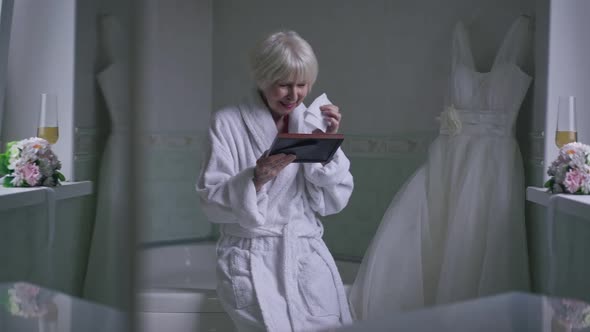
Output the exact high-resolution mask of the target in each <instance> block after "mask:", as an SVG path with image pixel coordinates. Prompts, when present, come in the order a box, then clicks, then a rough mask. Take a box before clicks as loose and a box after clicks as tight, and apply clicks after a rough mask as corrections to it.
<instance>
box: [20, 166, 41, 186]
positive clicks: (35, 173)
mask: <svg viewBox="0 0 590 332" xmlns="http://www.w3.org/2000/svg"><path fill="white" fill-rule="evenodd" d="M20 171H21V174H22V176H23V178H24V180H25V181H26V182H27V183H28V184H29V186H36V185H37V182H39V180H40V179H41V176H42V175H41V172H39V167H38V166H37V165H35V164H25V165H24V166H23V167H22V168H21V169H20Z"/></svg>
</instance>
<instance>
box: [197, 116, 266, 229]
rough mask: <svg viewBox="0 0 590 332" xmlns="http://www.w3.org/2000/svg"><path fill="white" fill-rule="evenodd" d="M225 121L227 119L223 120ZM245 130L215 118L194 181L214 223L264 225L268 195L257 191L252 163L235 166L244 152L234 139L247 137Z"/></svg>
mask: <svg viewBox="0 0 590 332" xmlns="http://www.w3.org/2000/svg"><path fill="white" fill-rule="evenodd" d="M226 120H227V119H226ZM243 131H244V130H236V128H235V127H234V126H231V123H230V124H228V123H227V121H223V120H220V119H219V118H218V117H216V116H215V117H214V119H213V121H212V124H211V128H210V130H209V136H208V152H207V156H206V157H205V160H204V163H203V165H202V169H201V174H200V176H199V180H198V182H197V192H198V193H199V196H200V200H201V207H202V209H203V211H204V213H205V214H206V215H207V217H208V218H209V220H210V221H211V222H213V223H239V224H241V225H242V226H243V227H248V228H252V227H257V226H262V225H264V223H265V221H266V211H267V205H268V195H267V193H266V191H265V190H264V189H263V190H261V191H260V192H258V193H257V192H256V188H255V187H254V182H253V181H252V179H253V177H254V166H252V167H247V168H245V169H241V170H240V169H238V165H239V164H240V162H239V160H237V158H240V156H242V158H243V153H245V151H238V149H239V148H238V146H239V145H238V144H234V143H235V140H247V133H245V132H243Z"/></svg>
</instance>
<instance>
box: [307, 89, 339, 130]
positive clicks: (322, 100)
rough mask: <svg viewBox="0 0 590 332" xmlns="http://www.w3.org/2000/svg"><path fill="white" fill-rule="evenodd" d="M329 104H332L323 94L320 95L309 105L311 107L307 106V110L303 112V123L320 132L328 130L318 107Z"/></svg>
mask: <svg viewBox="0 0 590 332" xmlns="http://www.w3.org/2000/svg"><path fill="white" fill-rule="evenodd" d="M330 104H332V102H330V100H328V97H327V96H326V94H325V93H322V94H321V95H320V96H319V97H317V98H316V99H315V100H314V101H313V102H312V103H311V105H309V107H308V108H307V110H305V112H303V114H304V115H303V118H304V119H305V123H307V124H308V125H309V126H311V127H313V129H320V130H321V131H323V132H326V130H327V129H328V123H327V121H326V120H324V116H323V115H322V111H320V107H321V106H324V105H330ZM313 129H312V130H313Z"/></svg>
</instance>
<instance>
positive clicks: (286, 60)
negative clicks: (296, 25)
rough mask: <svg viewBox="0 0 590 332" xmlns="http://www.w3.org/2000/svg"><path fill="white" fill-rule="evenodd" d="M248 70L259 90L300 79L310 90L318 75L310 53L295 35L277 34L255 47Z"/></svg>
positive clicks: (313, 56)
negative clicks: (249, 69)
mask: <svg viewBox="0 0 590 332" xmlns="http://www.w3.org/2000/svg"><path fill="white" fill-rule="evenodd" d="M250 66H251V70H252V74H253V75H254V80H255V82H256V85H257V86H258V88H259V89H265V88H267V87H269V86H270V85H272V84H274V83H275V82H278V81H281V80H288V79H291V78H295V79H298V80H300V79H302V80H304V81H305V82H307V83H308V84H309V86H310V88H311V86H313V84H314V83H315V80H316V78H317V75H318V61H317V59H316V56H315V54H314V52H313V49H312V48H311V46H310V45H309V43H307V41H305V39H303V38H301V36H299V35H298V34H297V33H296V32H295V31H279V32H276V33H273V34H271V35H270V36H268V37H267V38H266V39H264V40H262V41H261V42H260V43H258V45H257V46H256V47H255V48H254V50H253V51H252V54H251V58H250Z"/></svg>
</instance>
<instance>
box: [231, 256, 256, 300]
mask: <svg viewBox="0 0 590 332" xmlns="http://www.w3.org/2000/svg"><path fill="white" fill-rule="evenodd" d="M229 259H230V260H229V275H230V278H231V284H232V288H233V291H234V298H235V300H236V309H243V308H245V307H248V306H250V305H252V304H255V303H256V295H255V293H254V285H253V283H252V272H251V271H250V252H249V251H247V250H243V249H232V250H231V254H230V257H229Z"/></svg>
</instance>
